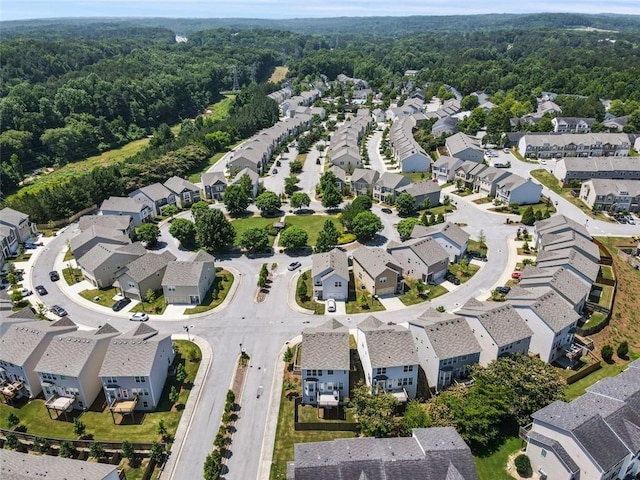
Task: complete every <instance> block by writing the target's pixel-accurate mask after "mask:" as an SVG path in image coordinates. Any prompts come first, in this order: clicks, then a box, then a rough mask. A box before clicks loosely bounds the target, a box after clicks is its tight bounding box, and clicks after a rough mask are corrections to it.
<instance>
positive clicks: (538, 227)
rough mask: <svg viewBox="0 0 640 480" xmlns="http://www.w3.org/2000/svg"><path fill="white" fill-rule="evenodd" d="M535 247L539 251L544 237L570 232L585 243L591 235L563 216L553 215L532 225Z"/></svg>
mask: <svg viewBox="0 0 640 480" xmlns="http://www.w3.org/2000/svg"><path fill="white" fill-rule="evenodd" d="M534 232H535V247H536V249H537V250H540V245H541V244H542V243H543V242H544V237H545V235H559V234H561V233H567V232H572V233H574V234H576V235H580V236H581V237H583V238H584V239H586V240H587V241H589V242H590V241H591V235H590V234H589V231H588V230H587V229H586V227H585V226H584V225H582V224H580V223H578V222H576V221H575V220H573V219H571V218H569V217H567V216H565V215H553V216H552V217H550V218H546V219H544V220H538V221H537V222H536V223H535V225H534Z"/></svg>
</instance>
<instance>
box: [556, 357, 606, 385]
mask: <svg viewBox="0 0 640 480" xmlns="http://www.w3.org/2000/svg"><path fill="white" fill-rule="evenodd" d="M601 368H602V362H601V361H600V360H598V361H597V362H596V363H593V364H591V365H589V366H588V367H585V368H583V369H582V370H580V371H579V372H576V373H574V374H573V375H571V376H569V377H567V378H565V382H567V385H571V384H572V383H575V382H577V381H578V380H580V379H581V378H584V377H586V376H587V375H589V374H591V373H593V372H595V371H596V370H600V369H601Z"/></svg>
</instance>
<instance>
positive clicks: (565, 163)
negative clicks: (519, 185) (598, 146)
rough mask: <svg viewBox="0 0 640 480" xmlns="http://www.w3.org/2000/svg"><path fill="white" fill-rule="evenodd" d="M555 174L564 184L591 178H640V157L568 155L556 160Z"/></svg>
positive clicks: (567, 184) (572, 183)
mask: <svg viewBox="0 0 640 480" xmlns="http://www.w3.org/2000/svg"><path fill="white" fill-rule="evenodd" d="M553 174H554V175H555V177H556V178H557V179H558V180H559V181H560V182H561V183H562V184H563V186H569V185H574V184H575V183H576V182H580V183H581V182H586V181H587V180H589V179H591V178H608V179H611V180H640V157H589V158H577V157H567V158H562V159H560V160H558V161H557V162H556V165H555V167H554V168H553Z"/></svg>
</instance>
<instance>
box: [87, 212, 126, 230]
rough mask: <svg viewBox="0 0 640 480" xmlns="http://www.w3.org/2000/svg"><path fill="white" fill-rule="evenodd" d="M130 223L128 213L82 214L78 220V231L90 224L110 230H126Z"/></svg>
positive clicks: (88, 226)
mask: <svg viewBox="0 0 640 480" xmlns="http://www.w3.org/2000/svg"><path fill="white" fill-rule="evenodd" d="M130 224H131V217H130V216H129V215H83V216H82V217H80V221H79V222H78V228H79V229H80V231H84V230H86V229H88V228H90V227H91V226H93V225H95V226H97V227H102V228H105V229H111V230H122V231H124V230H126V229H127V228H129V225H130Z"/></svg>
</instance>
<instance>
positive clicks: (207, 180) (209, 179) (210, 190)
mask: <svg viewBox="0 0 640 480" xmlns="http://www.w3.org/2000/svg"><path fill="white" fill-rule="evenodd" d="M202 186H203V187H204V196H205V198H207V199H209V200H218V201H219V200H222V196H223V195H224V191H225V189H226V188H227V178H226V177H225V176H224V173H223V172H206V173H203V174H202Z"/></svg>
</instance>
